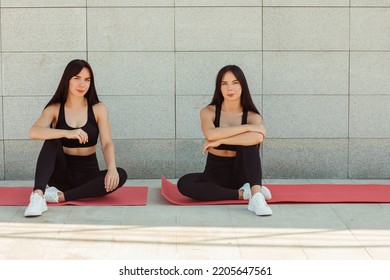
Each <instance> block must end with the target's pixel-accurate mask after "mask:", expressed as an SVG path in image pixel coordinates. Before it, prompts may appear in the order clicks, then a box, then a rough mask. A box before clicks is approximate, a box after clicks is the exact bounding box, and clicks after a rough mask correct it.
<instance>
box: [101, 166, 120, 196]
mask: <svg viewBox="0 0 390 280" xmlns="http://www.w3.org/2000/svg"><path fill="white" fill-rule="evenodd" d="M118 184H119V174H118V171H117V169H116V168H113V169H108V170H107V174H106V177H105V178H104V187H105V188H106V191H107V192H111V191H113V190H115V189H116V188H117V187H118Z"/></svg>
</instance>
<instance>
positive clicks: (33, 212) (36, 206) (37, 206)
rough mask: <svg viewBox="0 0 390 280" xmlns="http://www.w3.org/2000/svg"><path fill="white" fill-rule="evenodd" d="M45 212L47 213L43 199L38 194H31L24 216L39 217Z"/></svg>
mask: <svg viewBox="0 0 390 280" xmlns="http://www.w3.org/2000/svg"><path fill="white" fill-rule="evenodd" d="M45 211H47V205H46V201H45V199H44V198H43V197H42V196H40V195H39V194H37V193H34V192H33V193H32V194H31V196H30V204H29V205H28V206H27V208H26V211H24V216H25V217H32V216H40V215H42V213H43V212H45Z"/></svg>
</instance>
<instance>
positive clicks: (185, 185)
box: [177, 174, 192, 195]
mask: <svg viewBox="0 0 390 280" xmlns="http://www.w3.org/2000/svg"><path fill="white" fill-rule="evenodd" d="M189 175H190V174H187V175H184V176H182V177H181V178H180V179H179V181H177V189H178V190H179V192H180V193H181V194H182V195H188V194H189V189H190V188H191V185H192V184H191V180H190V176H189Z"/></svg>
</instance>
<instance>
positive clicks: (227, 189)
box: [177, 145, 262, 201]
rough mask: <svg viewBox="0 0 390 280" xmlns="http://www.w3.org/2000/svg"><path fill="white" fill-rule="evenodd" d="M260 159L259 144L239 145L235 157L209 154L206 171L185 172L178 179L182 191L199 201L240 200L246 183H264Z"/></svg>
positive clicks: (178, 185)
mask: <svg viewBox="0 0 390 280" xmlns="http://www.w3.org/2000/svg"><path fill="white" fill-rule="evenodd" d="M261 179H262V174H261V161H260V155H259V149H258V146H257V145H255V146H238V149H237V153H236V156H235V157H220V156H216V155H213V154H211V153H208V156H207V162H206V167H205V170H204V172H203V173H191V174H187V175H184V176H183V177H181V178H180V179H179V181H178V182H177V187H178V189H179V191H180V193H181V194H183V195H185V196H188V197H190V198H193V199H196V200H203V201H213V200H231V199H238V197H239V195H238V191H237V190H238V189H239V188H241V187H242V185H244V184H245V183H249V184H250V186H254V185H261Z"/></svg>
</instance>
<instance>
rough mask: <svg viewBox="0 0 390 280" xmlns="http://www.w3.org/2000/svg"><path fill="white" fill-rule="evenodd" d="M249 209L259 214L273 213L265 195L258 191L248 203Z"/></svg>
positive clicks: (267, 214) (268, 214)
mask: <svg viewBox="0 0 390 280" xmlns="http://www.w3.org/2000/svg"><path fill="white" fill-rule="evenodd" d="M248 210H249V211H252V212H255V213H256V215H258V216H270V215H272V209H271V208H270V207H269V206H268V204H267V202H265V198H264V195H263V194H262V193H261V192H258V193H256V194H255V195H254V196H252V197H251V199H250V200H249V203H248Z"/></svg>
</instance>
